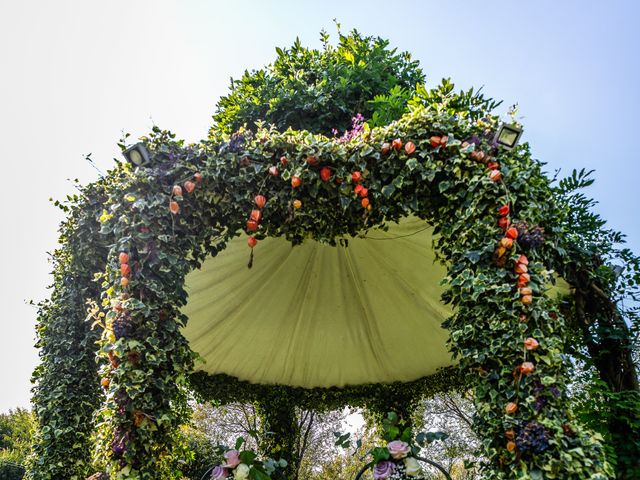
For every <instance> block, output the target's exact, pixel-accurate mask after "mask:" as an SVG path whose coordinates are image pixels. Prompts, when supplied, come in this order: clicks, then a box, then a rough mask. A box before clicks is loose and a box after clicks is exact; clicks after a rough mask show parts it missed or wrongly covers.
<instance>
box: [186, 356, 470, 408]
mask: <svg viewBox="0 0 640 480" xmlns="http://www.w3.org/2000/svg"><path fill="white" fill-rule="evenodd" d="M467 381H468V379H465V378H464V376H463V375H462V374H461V372H460V370H459V369H457V368H455V367H448V368H443V369H441V370H439V371H438V372H437V373H435V374H433V375H430V376H428V377H424V378H421V379H418V380H416V381H414V382H405V383H402V382H397V383H392V384H369V385H354V386H346V387H344V388H300V387H290V386H286V385H281V386H279V387H278V388H277V389H274V388H272V387H271V386H270V385H259V384H254V383H249V382H245V381H242V380H238V379H237V378H235V377H231V376H229V375H224V374H217V375H209V374H208V373H206V372H203V371H197V372H194V373H192V374H191V375H190V385H191V388H193V390H194V392H195V393H196V394H197V395H198V397H199V398H200V400H202V401H211V400H212V401H215V402H216V403H218V404H223V405H224V404H229V403H236V402H259V401H265V402H268V403H269V404H271V405H275V406H276V407H277V406H278V405H280V404H283V405H291V406H297V407H299V408H302V409H304V410H313V411H316V412H327V411H330V410H336V409H339V408H342V407H343V406H345V405H350V406H353V407H362V408H365V409H366V410H367V411H368V412H369V413H371V414H373V415H376V416H378V415H379V416H382V415H386V412H387V411H388V410H389V409H388V408H387V407H389V406H396V405H406V404H411V402H412V401H414V400H412V399H415V400H416V401H417V400H419V399H420V398H421V397H430V396H432V395H435V394H437V393H439V392H443V391H448V390H451V389H457V388H461V387H463V386H464V385H465V382H467ZM385 408H387V410H384V409H385ZM380 412H383V413H380Z"/></svg>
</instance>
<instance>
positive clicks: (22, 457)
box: [0, 408, 34, 480]
mask: <svg viewBox="0 0 640 480" xmlns="http://www.w3.org/2000/svg"><path fill="white" fill-rule="evenodd" d="M33 428H34V419H33V414H32V413H31V412H30V411H28V410H26V409H24V408H17V409H15V410H9V412H8V413H2V414H0V480H14V479H20V478H22V476H23V474H24V467H23V465H24V464H25V462H26V460H27V457H28V456H29V453H30V451H31V444H32V443H33Z"/></svg>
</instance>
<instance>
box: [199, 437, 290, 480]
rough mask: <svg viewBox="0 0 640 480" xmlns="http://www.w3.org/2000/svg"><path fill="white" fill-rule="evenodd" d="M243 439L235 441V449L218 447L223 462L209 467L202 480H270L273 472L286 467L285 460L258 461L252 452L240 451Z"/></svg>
mask: <svg viewBox="0 0 640 480" xmlns="http://www.w3.org/2000/svg"><path fill="white" fill-rule="evenodd" d="M243 444H244V439H243V438H239V439H238V440H237V441H236V445H235V448H226V447H222V446H221V447H218V448H219V450H220V453H222V455H223V457H224V462H223V463H219V464H217V465H214V466H213V467H211V468H210V469H209V470H207V472H206V473H205V474H204V476H203V477H202V480H250V479H251V480H272V475H273V474H274V472H276V471H278V470H280V469H284V468H285V467H286V466H287V462H286V461H285V460H282V459H280V460H272V459H267V460H259V459H258V455H257V454H256V453H255V452H254V451H252V450H242V451H241V450H240V449H241V448H242V445H243Z"/></svg>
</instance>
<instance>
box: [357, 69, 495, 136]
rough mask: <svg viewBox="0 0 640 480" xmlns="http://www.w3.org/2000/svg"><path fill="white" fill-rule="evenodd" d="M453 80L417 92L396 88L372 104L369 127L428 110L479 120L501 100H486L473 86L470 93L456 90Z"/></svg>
mask: <svg viewBox="0 0 640 480" xmlns="http://www.w3.org/2000/svg"><path fill="white" fill-rule="evenodd" d="M454 89H455V85H454V84H453V83H452V82H451V79H448V78H444V79H442V81H441V83H440V84H439V85H438V86H436V87H434V88H431V89H427V88H426V87H425V85H424V84H422V83H419V84H417V85H416V87H415V91H412V90H410V89H407V88H403V87H400V86H396V87H394V88H392V89H391V91H389V93H388V94H379V95H376V96H375V97H374V99H373V100H371V101H370V102H369V105H370V106H371V107H372V109H373V114H372V116H371V119H370V120H368V123H369V125H370V126H373V127H380V126H384V125H388V124H389V123H391V122H392V121H394V120H398V119H399V118H400V117H401V116H402V115H404V114H405V113H406V112H407V111H409V110H412V109H415V108H427V109H429V110H432V111H433V112H434V113H437V114H442V115H448V116H457V117H459V118H461V119H468V120H471V121H477V120H480V119H481V118H482V117H485V116H487V115H490V114H491V112H492V111H493V110H495V109H496V108H497V107H498V106H500V104H501V103H502V102H501V101H496V100H493V99H492V98H486V97H485V96H484V94H483V93H482V89H481V88H480V89H478V90H475V89H474V88H473V87H472V88H470V89H469V90H467V91H458V92H456V91H455V90H454Z"/></svg>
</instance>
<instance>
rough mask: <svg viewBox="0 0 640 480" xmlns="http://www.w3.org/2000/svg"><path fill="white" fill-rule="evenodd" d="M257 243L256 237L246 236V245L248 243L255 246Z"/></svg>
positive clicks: (251, 246)
mask: <svg viewBox="0 0 640 480" xmlns="http://www.w3.org/2000/svg"><path fill="white" fill-rule="evenodd" d="M257 244H258V240H256V237H249V238H247V245H249V247H250V248H253V247H255V246H256V245H257Z"/></svg>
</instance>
